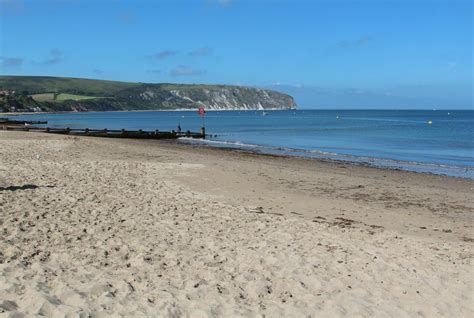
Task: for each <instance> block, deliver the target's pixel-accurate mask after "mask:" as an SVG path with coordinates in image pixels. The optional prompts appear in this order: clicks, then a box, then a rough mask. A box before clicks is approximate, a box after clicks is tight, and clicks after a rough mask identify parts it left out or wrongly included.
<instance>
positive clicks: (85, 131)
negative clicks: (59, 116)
mask: <svg viewBox="0 0 474 318" xmlns="http://www.w3.org/2000/svg"><path fill="white" fill-rule="evenodd" d="M84 133H85V134H86V136H87V135H89V128H86V129H85V130H84Z"/></svg>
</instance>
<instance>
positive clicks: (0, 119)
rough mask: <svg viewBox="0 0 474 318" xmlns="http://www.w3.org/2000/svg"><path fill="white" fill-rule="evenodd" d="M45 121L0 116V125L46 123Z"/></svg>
mask: <svg viewBox="0 0 474 318" xmlns="http://www.w3.org/2000/svg"><path fill="white" fill-rule="evenodd" d="M47 123H48V122H47V121H41V120H13V119H10V118H6V117H0V125H9V126H14V125H46V124H47Z"/></svg>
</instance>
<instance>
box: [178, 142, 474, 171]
mask: <svg viewBox="0 0 474 318" xmlns="http://www.w3.org/2000/svg"><path fill="white" fill-rule="evenodd" d="M206 140H209V139H206ZM211 141H214V140H212V139H211ZM176 142H177V143H180V144H185V145H190V146H197V147H208V148H210V149H225V150H228V151H238V152H246V153H250V154H256V155H262V156H275V157H282V158H304V159H308V160H316V161H321V162H330V163H334V164H337V163H342V164H346V165H354V166H361V167H367V168H374V169H382V170H394V171H406V172H413V173H419V174H428V175H433V176H443V177H449V178H457V179H463V180H474V175H473V176H472V177H469V176H466V177H463V176H459V175H454V174H452V175H450V174H447V173H436V172H431V171H417V170H414V169H412V170H411V169H403V168H400V167H391V166H382V165H381V164H376V163H373V164H372V163H370V162H367V161H363V159H366V160H371V161H374V162H375V161H388V162H393V163H395V164H400V165H405V166H420V167H419V168H422V167H423V166H425V167H426V166H434V168H433V169H436V168H443V167H445V169H449V168H454V169H460V170H466V171H467V170H472V171H474V167H465V166H450V165H443V164H436V163H427V162H414V161H413V162H411V161H403V160H395V159H387V158H377V157H364V156H355V155H343V154H337V153H334V154H331V155H332V156H333V157H337V156H339V157H353V158H354V159H362V160H359V161H357V160H350V159H337V158H331V157H329V156H327V157H324V155H321V156H310V155H306V156H305V155H302V154H289V152H295V153H305V152H307V150H305V149H291V150H285V149H275V150H274V151H273V149H272V148H273V147H266V146H261V145H246V146H249V147H248V148H242V147H241V148H239V146H238V145H236V147H232V146H212V145H210V144H208V143H206V142H205V141H200V140H190V139H187V138H179V139H178V140H177V141H176ZM215 142H217V143H222V144H232V143H231V142H226V141H215ZM250 148H267V149H269V151H267V152H266V151H265V150H260V149H250ZM275 148H280V147H275ZM272 151H273V152H272Z"/></svg>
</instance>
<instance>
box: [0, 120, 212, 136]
mask: <svg viewBox="0 0 474 318" xmlns="http://www.w3.org/2000/svg"><path fill="white" fill-rule="evenodd" d="M0 130H13V131H34V132H42V133H49V134H61V135H74V136H92V137H107V138H131V139H177V138H180V137H188V138H201V139H203V138H205V137H206V133H205V130H204V128H202V129H201V131H200V132H191V131H189V130H188V131H185V132H177V131H174V130H172V131H160V130H153V131H146V130H141V129H139V130H126V129H120V130H113V129H89V128H85V129H73V128H69V127H66V128H51V127H45V128H43V127H36V126H28V125H24V124H23V125H13V126H12V125H5V124H3V123H2V122H0Z"/></svg>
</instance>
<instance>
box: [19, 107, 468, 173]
mask: <svg viewBox="0 0 474 318" xmlns="http://www.w3.org/2000/svg"><path fill="white" fill-rule="evenodd" d="M15 119H25V120H47V121H48V126H49V127H70V128H91V129H92V128H94V129H103V128H108V129H122V128H123V129H131V130H132V129H143V130H155V129H159V130H173V129H174V130H176V129H177V126H178V125H179V126H181V129H182V130H183V131H186V130H191V131H199V129H200V127H202V126H203V125H204V126H205V127H206V133H207V134H209V135H210V136H209V138H207V139H206V140H190V139H186V138H182V139H180V142H183V143H193V144H201V145H203V146H208V147H225V148H235V149H241V150H245V151H252V152H258V153H267V154H276V155H285V156H301V157H309V158H318V159H323V160H331V161H343V162H348V163H354V164H360V165H369V166H375V167H382V168H390V169H401V170H409V171H415V172H423V173H432V174H439V175H449V176H455V177H461V178H469V179H474V110H274V111H265V112H264V111H207V113H206V114H205V116H204V117H203V118H202V117H200V116H199V115H198V113H197V111H131V112H87V113H58V114H36V115H21V116H15Z"/></svg>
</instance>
